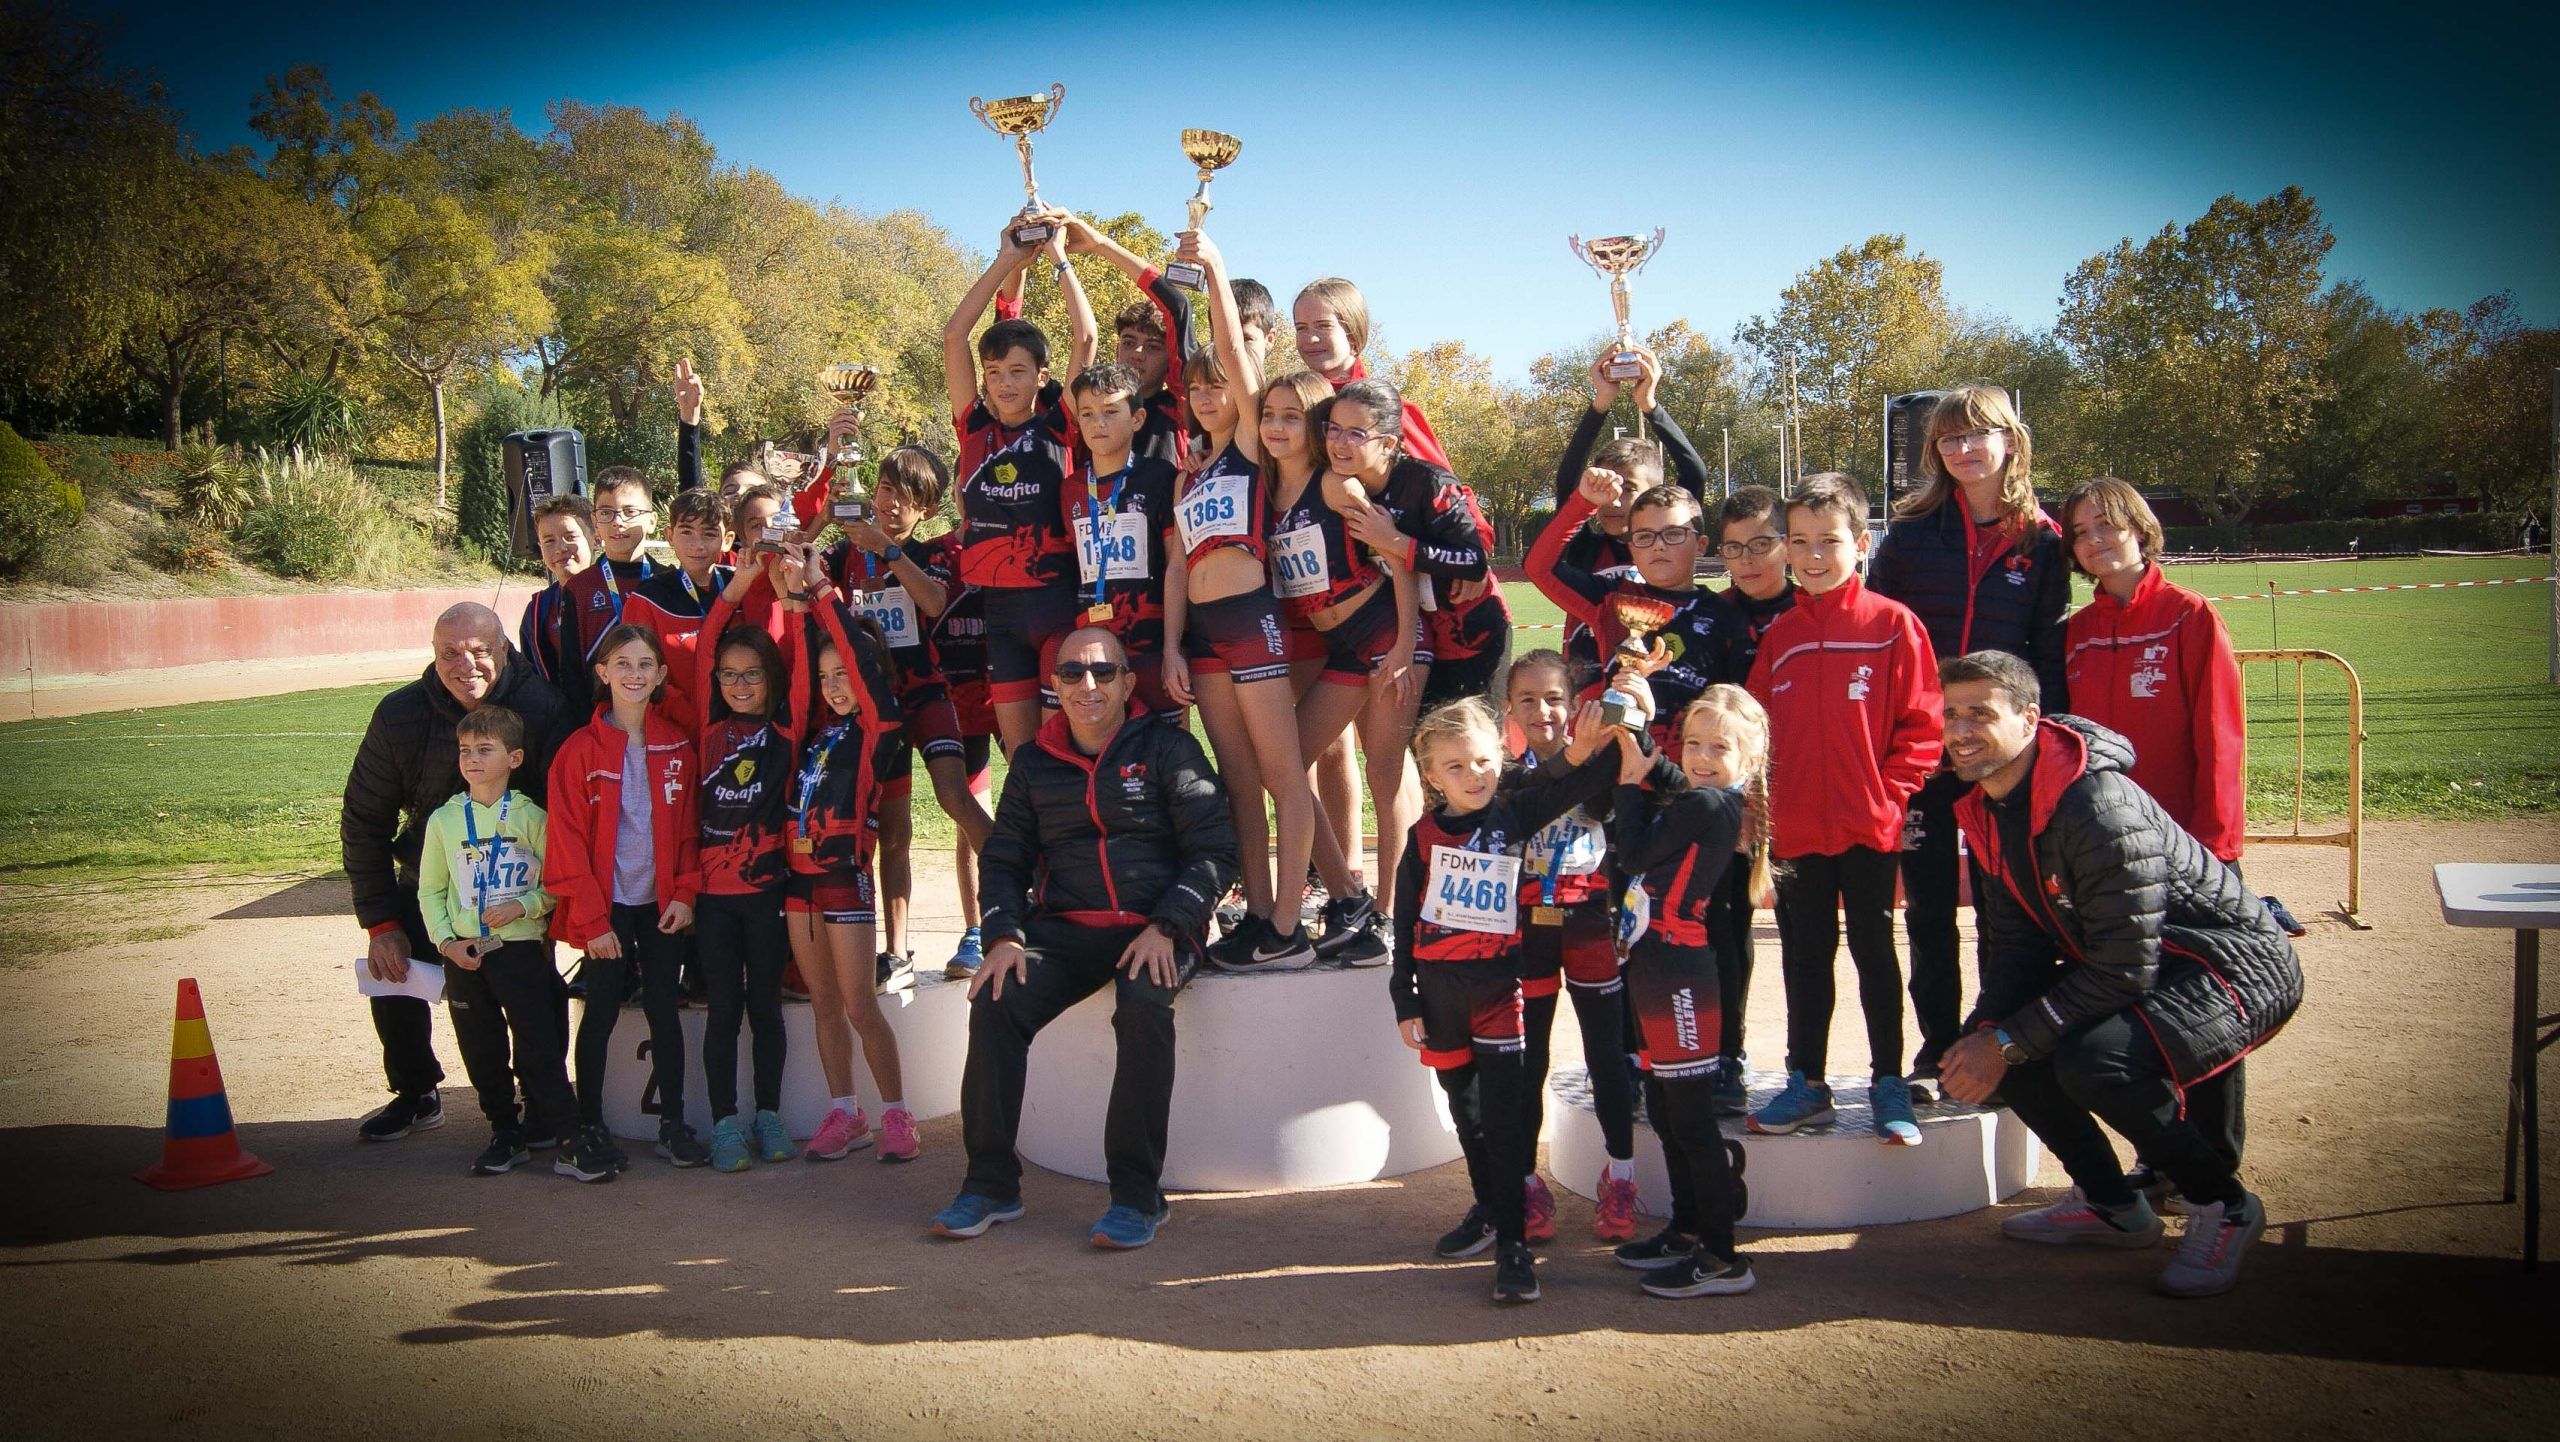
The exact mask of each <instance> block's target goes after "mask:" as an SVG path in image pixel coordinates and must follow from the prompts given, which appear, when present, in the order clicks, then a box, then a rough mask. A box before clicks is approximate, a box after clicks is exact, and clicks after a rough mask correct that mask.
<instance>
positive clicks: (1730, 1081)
mask: <svg viewBox="0 0 2560 1442" xmlns="http://www.w3.org/2000/svg"><path fill="white" fill-rule="evenodd" d="M1715 1103H1716V1115H1717V1116H1720V1117H1747V1116H1749V1115H1751V1088H1750V1086H1749V1084H1748V1083H1746V1082H1745V1081H1744V1080H1743V1075H1742V1061H1741V1059H1740V1058H1739V1057H1726V1058H1725V1059H1724V1060H1723V1061H1721V1062H1718V1063H1717V1064H1716V1087H1715Z"/></svg>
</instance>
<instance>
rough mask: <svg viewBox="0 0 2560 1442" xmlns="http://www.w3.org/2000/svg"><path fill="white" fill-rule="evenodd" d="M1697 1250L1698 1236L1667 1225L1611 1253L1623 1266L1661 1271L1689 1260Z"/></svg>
mask: <svg viewBox="0 0 2560 1442" xmlns="http://www.w3.org/2000/svg"><path fill="white" fill-rule="evenodd" d="M1696 1250H1698V1239H1697V1238H1695V1237H1692V1236H1690V1235H1688V1234H1687V1233H1685V1232H1682V1231H1679V1230H1678V1229H1676V1228H1672V1227H1665V1228H1663V1229H1662V1230H1661V1231H1659V1232H1656V1233H1654V1234H1653V1235H1652V1236H1650V1237H1647V1238H1645V1239H1644V1240H1643V1241H1641V1242H1629V1243H1627V1244H1626V1245H1625V1246H1623V1247H1620V1248H1618V1249H1617V1251H1616V1252H1614V1253H1612V1254H1611V1255H1613V1256H1615V1257H1616V1258H1617V1259H1618V1265H1619V1266H1621V1267H1632V1268H1634V1269H1635V1270H1636V1271H1639V1272H1659V1271H1661V1270H1662V1269H1663V1268H1665V1267H1675V1266H1678V1265H1679V1264H1680V1263H1682V1262H1685V1261H1687V1260H1688V1259H1689V1254H1690V1253H1691V1252H1694V1251H1696Z"/></svg>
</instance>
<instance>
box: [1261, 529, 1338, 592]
mask: <svg viewBox="0 0 2560 1442" xmlns="http://www.w3.org/2000/svg"><path fill="white" fill-rule="evenodd" d="M1327 580H1328V576H1327V573H1326V569H1325V564H1324V528H1323V527H1322V526H1300V527H1299V528H1298V529H1296V530H1294V531H1282V532H1281V533H1280V534H1278V535H1276V536H1273V537H1272V538H1271V589H1272V592H1273V593H1274V594H1276V595H1278V596H1280V597H1282V598H1284V599H1295V598H1297V597H1300V596H1320V595H1322V594H1324V589H1325V585H1326V583H1327Z"/></svg>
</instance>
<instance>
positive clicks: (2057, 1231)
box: [2000, 1187, 2165, 1251]
mask: <svg viewBox="0 0 2560 1442" xmlns="http://www.w3.org/2000/svg"><path fill="white" fill-rule="evenodd" d="M2134 1205H2135V1206H2137V1207H2140V1208H2141V1209H2142V1211H2141V1214H2140V1215H2139V1216H2126V1217H2123V1218H2122V1221H2123V1222H2125V1223H2129V1224H2130V1225H2119V1224H2118V1222H2116V1221H2110V1220H2108V1218H2107V1217H2106V1216H2104V1215H2103V1214H2101V1213H2100V1212H2099V1211H2098V1209H2097V1207H2096V1205H2095V1204H2093V1203H2092V1202H2090V1200H2089V1198H2088V1197H2087V1196H2086V1195H2085V1194H2084V1193H2082V1192H2081V1190H2080V1189H2079V1188H2078V1187H2073V1188H2072V1189H2071V1190H2070V1191H2068V1192H2065V1193H2063V1194H2062V1200H2060V1201H2058V1202H2055V1203H2054V1204H2053V1205H2051V1206H2046V1207H2038V1208H2036V1209H2035V1210H2034V1211H2032V1212H2020V1213H2018V1214H2017V1215H2015V1216H2009V1217H2002V1218H2001V1219H2000V1235H2002V1236H2004V1237H2009V1238H2012V1239H2014V1240H2016V1241H2021V1242H2043V1243H2045V1244H2046V1245H2048V1246H2060V1247H2073V1246H2077V1247H2121V1248H2124V1249H2126V1250H2128V1251H2131V1250H2138V1249H2140V1248H2143V1247H2148V1246H2151V1245H2152V1244H2154V1243H2156V1242H2158V1241H2159V1240H2160V1234H2161V1232H2162V1231H2163V1230H2165V1229H2164V1228H2163V1227H2162V1226H2161V1225H2160V1214H2159V1213H2157V1212H2154V1211H2153V1210H2151V1207H2150V1204H2149V1203H2147V1202H2144V1201H2143V1200H2142V1199H2141V1195H2140V1194H2139V1193H2136V1194H2135V1197H2134Z"/></svg>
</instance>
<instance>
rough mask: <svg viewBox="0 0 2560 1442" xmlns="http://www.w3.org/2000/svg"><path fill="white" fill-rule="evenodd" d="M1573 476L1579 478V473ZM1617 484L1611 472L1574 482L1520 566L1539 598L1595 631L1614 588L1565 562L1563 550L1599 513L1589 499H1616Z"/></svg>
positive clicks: (1596, 474)
mask: <svg viewBox="0 0 2560 1442" xmlns="http://www.w3.org/2000/svg"><path fill="white" fill-rule="evenodd" d="M1575 474H1576V476H1577V477H1582V472H1580V471H1577V472H1576V473H1575ZM1619 484H1620V483H1619V481H1618V478H1617V476H1616V474H1615V473H1614V472H1610V471H1598V472H1594V473H1592V474H1591V475H1590V476H1589V477H1587V478H1583V479H1579V480H1577V483H1576V485H1575V488H1574V490H1573V491H1571V492H1570V493H1568V494H1567V495H1566V496H1565V498H1564V503H1563V504H1562V505H1561V506H1559V507H1558V508H1557V509H1556V515H1555V519H1554V520H1552V521H1549V522H1547V525H1546V529H1544V530H1542V531H1540V532H1538V539H1537V540H1535V541H1533V542H1531V543H1530V545H1529V558H1528V560H1527V561H1525V562H1523V563H1522V564H1523V567H1524V568H1525V569H1526V570H1527V571H1528V573H1529V583H1530V584H1531V585H1533V586H1536V587H1537V588H1538V594H1539V595H1541V596H1544V597H1546V598H1547V599H1548V600H1550V601H1553V602H1555V603H1556V607H1557V609H1559V610H1561V611H1563V612H1564V613H1565V614H1566V615H1568V616H1571V617H1572V618H1574V619H1575V620H1577V621H1580V622H1581V623H1582V624H1584V625H1586V626H1591V627H1594V628H1596V627H1598V626H1599V624H1600V619H1601V616H1602V614H1603V611H1602V605H1603V603H1604V602H1605V601H1606V600H1607V598H1608V595H1609V593H1610V592H1611V591H1612V590H1614V589H1616V588H1615V587H1614V586H1612V585H1611V584H1610V583H1609V582H1607V581H1604V580H1602V579H1600V578H1599V577H1598V576H1595V575H1593V574H1592V573H1591V572H1589V571H1587V570H1585V569H1583V568H1582V567H1580V566H1577V565H1575V564H1573V563H1572V562H1571V561H1568V560H1566V559H1565V554H1564V553H1565V546H1566V545H1567V544H1568V543H1570V542H1571V541H1572V539H1573V537H1574V536H1575V535H1576V534H1578V533H1579V532H1580V531H1581V530H1582V527H1583V523H1584V522H1586V521H1588V520H1590V519H1591V517H1592V514H1593V513H1594V512H1596V511H1597V510H1598V509H1599V506H1598V504H1597V503H1595V502H1594V501H1593V499H1592V498H1593V497H1594V496H1595V495H1602V494H1606V495H1610V496H1615V495H1616V493H1617V490H1618V487H1619Z"/></svg>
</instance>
